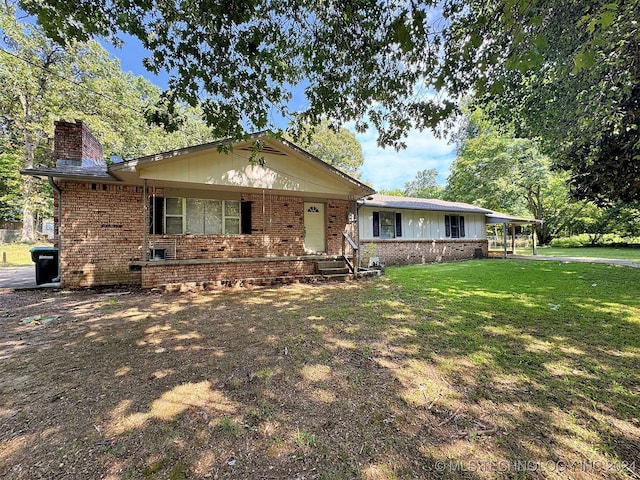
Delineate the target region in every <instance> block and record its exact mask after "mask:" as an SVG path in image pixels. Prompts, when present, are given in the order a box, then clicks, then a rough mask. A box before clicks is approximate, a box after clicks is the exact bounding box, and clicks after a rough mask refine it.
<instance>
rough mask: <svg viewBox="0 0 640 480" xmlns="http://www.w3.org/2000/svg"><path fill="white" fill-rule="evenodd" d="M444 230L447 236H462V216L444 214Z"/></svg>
mask: <svg viewBox="0 0 640 480" xmlns="http://www.w3.org/2000/svg"><path fill="white" fill-rule="evenodd" d="M444 230H445V237H447V238H464V217H463V216H462V215H445V216H444Z"/></svg>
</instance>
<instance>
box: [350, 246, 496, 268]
mask: <svg viewBox="0 0 640 480" xmlns="http://www.w3.org/2000/svg"><path fill="white" fill-rule="evenodd" d="M488 247H489V245H488V241H487V240H486V239H469V240H466V239H460V240H377V241H369V240H367V241H363V242H362V252H363V253H362V260H363V263H364V265H365V266H366V262H368V260H369V256H376V257H378V258H379V259H380V263H382V264H383V265H416V264H423V263H439V262H452V261H457V260H469V259H472V258H477V257H478V249H481V250H482V256H483V257H486V256H487V251H488ZM365 252H367V253H366V254H365Z"/></svg>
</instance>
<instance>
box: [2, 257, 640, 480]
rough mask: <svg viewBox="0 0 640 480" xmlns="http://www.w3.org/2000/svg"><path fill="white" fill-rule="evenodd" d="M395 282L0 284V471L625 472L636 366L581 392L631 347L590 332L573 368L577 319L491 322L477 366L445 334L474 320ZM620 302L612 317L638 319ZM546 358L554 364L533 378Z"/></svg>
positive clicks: (141, 474) (146, 474) (265, 474)
mask: <svg viewBox="0 0 640 480" xmlns="http://www.w3.org/2000/svg"><path fill="white" fill-rule="evenodd" d="M491 263H496V264H499V263H502V262H491ZM491 263H487V262H485V263H484V264H483V265H491ZM490 268H500V267H499V266H497V267H490ZM618 270H621V269H618ZM629 270H630V271H631V269H629ZM392 273H393V272H392ZM633 273H634V274H635V273H637V271H636V270H633ZM432 276H433V275H432ZM392 277H393V274H392V275H391V278H386V279H378V280H370V281H362V282H358V283H354V284H340V285H319V286H308V285H299V286H288V287H282V288H274V289H271V288H269V289H266V288H265V289H254V290H249V289H237V290H236V289H227V290H219V291H213V292H201V293H188V292H186V293H153V292H150V291H118V290H112V291H110V290H101V291H75V292H69V291H62V292H54V291H42V290H37V291H19V292H14V293H9V294H3V295H2V296H1V298H0V301H1V302H2V306H1V312H0V476H1V477H3V478H10V479H34V478H47V479H51V478H71V479H75V478H77V479H86V478H105V479H128V478H169V479H181V478H260V479H262V478H264V479H280V478H291V479H314V478H323V479H344V478H373V479H376V478H379V479H383V478H384V479H387V478H388V479H392V478H470V479H473V478H496V477H508V478H566V477H567V475H566V472H564V471H562V470H561V468H563V467H562V465H565V464H566V462H575V463H574V464H573V465H572V467H571V476H572V478H636V477H637V472H638V470H637V466H635V465H634V464H633V462H635V461H636V460H637V458H638V456H639V453H640V446H639V442H638V435H639V433H640V425H639V424H638V418H637V411H638V410H637V408H638V407H637V400H638V396H637V395H638V378H637V375H636V376H635V377H633V378H627V379H626V380H625V379H624V378H618V377H615V376H608V377H607V376H606V375H605V378H604V381H606V382H611V381H612V379H615V381H616V382H617V385H608V386H607V387H606V388H607V389H609V391H610V394H609V397H607V396H606V395H604V396H602V398H601V399H599V400H598V399H596V400H594V398H593V396H590V389H596V390H601V389H602V388H603V385H602V384H601V383H600V382H601V381H602V378H600V377H599V374H598V372H597V371H596V370H599V369H603V370H605V371H606V370H607V369H613V368H615V365H616V364H620V365H621V366H624V367H625V368H629V367H633V366H634V365H636V366H637V365H638V358H639V356H640V349H639V348H638V345H637V344H635V345H633V344H631V345H630V344H628V343H626V341H625V342H623V344H617V343H616V342H615V341H611V342H609V343H608V344H606V343H603V344H602V345H599V347H598V348H599V349H601V350H602V351H601V352H600V353H597V354H596V355H595V356H594V363H593V369H592V370H589V368H587V367H586V365H583V366H581V367H580V369H579V370H580V371H579V372H578V370H575V373H573V374H572V373H571V370H569V371H568V372H567V371H565V370H564V369H565V368H569V369H571V368H573V367H571V362H572V361H573V360H572V359H573V358H574V357H576V356H578V355H579V353H576V352H577V350H579V348H580V347H579V345H580V342H581V339H582V338H583V335H582V334H581V333H580V332H579V331H576V332H575V337H573V336H572V334H567V333H566V332H563V333H562V335H563V336H564V340H563V341H560V340H554V338H555V337H556V336H558V335H560V333H558V332H543V331H540V332H536V331H535V324H536V322H535V321H534V322H532V323H531V324H528V325H527V326H517V327H510V328H511V330H509V331H508V332H509V334H508V335H507V334H503V333H502V332H498V331H497V330H495V329H494V330H491V328H492V327H491V325H493V323H491V322H489V323H488V324H487V325H486V328H488V329H489V330H487V333H485V334H483V335H486V343H485V344H486V345H489V346H490V347H491V349H494V348H496V349H497V348H498V347H497V345H503V347H504V348H503V349H504V351H503V354H504V358H501V360H500V362H498V361H497V360H496V363H495V364H493V365H491V364H489V363H488V362H486V361H485V360H486V358H485V360H483V359H482V358H481V357H480V356H481V355H483V354H484V355H486V351H484V353H483V349H482V348H481V347H479V346H478V345H476V344H472V342H470V341H469V340H468V339H465V338H461V337H464V336H462V335H460V333H459V331H454V330H455V328H456V327H455V324H458V325H460V322H463V321H464V322H469V323H468V328H469V331H471V330H472V329H473V328H477V324H476V327H474V326H473V323H474V322H475V320H474V319H473V318H472V316H471V315H470V316H468V317H457V316H450V315H448V317H450V318H451V322H452V323H451V324H450V325H447V324H446V323H443V319H442V317H440V316H439V314H438V312H439V311H441V310H442V309H443V308H444V307H443V306H442V305H439V304H435V303H430V302H431V300H429V298H428V297H424V296H423V294H428V291H427V290H422V292H423V293H422V294H419V295H416V294H415V293H413V291H412V290H410V289H409V288H408V287H406V288H405V287H404V286H399V285H398V284H396V283H394V281H393V278H392ZM633 279H637V276H636V277H633ZM628 280H629V279H627V281H628ZM421 282H424V280H422V281H421ZM455 285H456V284H455V283H452V285H451V287H452V288H457V287H456V286H455ZM515 300H518V299H514V301H515ZM519 300H522V299H519ZM619 301H620V300H616V302H619ZM622 302H623V303H621V304H620V306H619V311H618V313H619V315H620V325H623V324H625V322H628V319H627V317H628V315H636V313H637V310H636V304H635V303H634V304H633V307H631V310H629V309H628V308H627V307H625V305H624V300H622ZM616 304H617V303H616ZM428 312H431V313H428ZM629 312H631V313H629ZM480 314H482V312H480ZM525 317H526V314H525ZM501 321H502V320H500V319H495V322H501ZM492 322H493V320H492ZM592 327H593V325H590V326H589V327H588V328H592ZM496 328H497V327H496ZM505 328H506V327H505ZM629 328H632V329H634V330H633V332H635V333H637V332H638V326H637V324H632V326H631V327H629ZM518 329H522V331H525V333H526V335H528V337H526V338H527V339H525V340H523V337H522V336H519V335H517V334H516V331H517V330H518ZM462 331H464V330H462ZM633 332H632V333H633ZM532 336H533V337H536V339H535V340H531V338H532ZM625 338H626V337H625ZM632 338H633V337H632ZM635 338H638V337H637V336H636V337H635ZM545 342H551V343H553V342H557V343H558V345H560V346H558V348H557V349H556V348H555V347H554V349H553V353H552V355H550V354H549V353H547V352H544V351H543V347H544V344H545ZM603 342H604V341H603ZM536 348H537V349H538V350H536ZM562 349H565V351H564V353H563V351H562ZM492 351H493V350H492ZM538 354H539V355H538ZM565 356H566V358H567V359H568V361H567V362H566V364H564V363H563V362H564V360H562V358H564V357H565ZM495 358H496V359H497V358H498V356H497V354H496V357H495ZM544 358H551V359H552V360H553V363H554V365H556V367H557V372H555V373H553V375H551V376H549V373H548V372H546V371H545V372H544V373H541V374H540V376H536V373H535V372H536V371H537V368H533V369H531V364H532V362H534V363H535V362H542V360H541V359H544ZM521 362H525V364H524V365H523V364H522V363H521ZM521 366H522V368H521ZM524 366H526V368H524ZM540 368H542V370H545V368H544V367H543V366H542V364H540ZM575 368H576V369H577V368H578V367H575ZM531 372H534V373H531ZM572 376H579V377H580V379H579V382H578V383H576V382H575V381H574V380H572V379H571V377H572ZM525 377H526V378H525ZM590 379H591V380H590ZM547 381H548V383H547V384H545V383H544V382H547ZM563 385H567V387H566V388H567V389H569V390H568V393H567V392H563V388H565V387H563ZM540 392H542V393H540ZM629 392H631V393H629ZM565 393H567V395H566V396H565V395H564V394H565ZM532 397H535V401H533V400H532ZM581 402H582V403H581ZM620 403H622V404H627V406H624V405H620ZM568 417H571V418H573V420H572V421H568V420H567V418H568ZM580 461H583V462H584V463H583V464H582V465H579V464H578V462H580ZM518 462H521V463H518ZM545 462H546V463H545ZM562 462H565V463H562ZM589 462H591V463H589ZM564 468H566V467H564Z"/></svg>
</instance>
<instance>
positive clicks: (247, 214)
mask: <svg viewBox="0 0 640 480" xmlns="http://www.w3.org/2000/svg"><path fill="white" fill-rule="evenodd" d="M252 203H253V202H240V233H242V234H245V235H250V234H251V204H252Z"/></svg>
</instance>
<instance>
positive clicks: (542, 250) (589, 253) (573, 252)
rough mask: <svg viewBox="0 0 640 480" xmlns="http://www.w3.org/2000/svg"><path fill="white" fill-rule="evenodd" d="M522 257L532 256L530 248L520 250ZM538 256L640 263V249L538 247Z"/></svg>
mask: <svg viewBox="0 0 640 480" xmlns="http://www.w3.org/2000/svg"><path fill="white" fill-rule="evenodd" d="M518 253H519V254H521V255H531V249H530V248H524V249H523V248H519V249H518ZM538 255H544V256H548V257H583V258H613V259H620V260H630V261H632V262H640V247H573V248H569V247H565V248H559V247H538Z"/></svg>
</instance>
